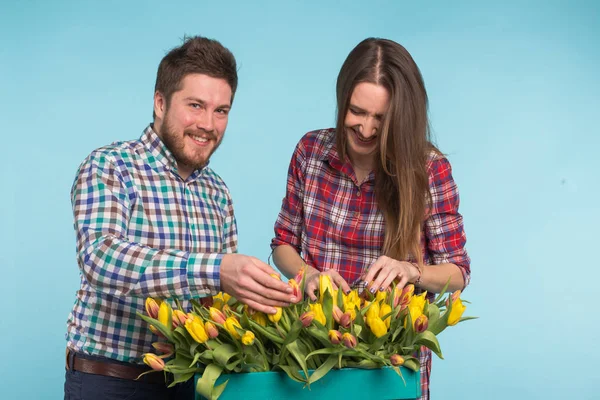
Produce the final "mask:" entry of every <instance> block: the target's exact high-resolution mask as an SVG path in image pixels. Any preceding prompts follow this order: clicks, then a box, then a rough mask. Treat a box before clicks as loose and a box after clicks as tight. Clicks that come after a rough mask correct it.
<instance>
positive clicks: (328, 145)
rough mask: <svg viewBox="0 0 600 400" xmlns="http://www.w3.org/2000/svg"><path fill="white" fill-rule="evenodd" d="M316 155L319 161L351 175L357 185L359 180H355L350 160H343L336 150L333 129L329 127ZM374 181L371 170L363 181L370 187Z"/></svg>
mask: <svg viewBox="0 0 600 400" xmlns="http://www.w3.org/2000/svg"><path fill="white" fill-rule="evenodd" d="M318 157H319V159H320V160H321V161H325V162H329V165H331V167H332V168H335V169H337V170H338V171H340V172H343V173H344V174H346V175H347V176H349V177H351V178H352V180H354V181H355V183H356V184H357V185H358V184H359V182H356V175H355V174H354V168H352V164H351V163H350V160H345V161H343V160H342V159H341V158H340V154H339V153H338V151H337V141H336V137H335V130H334V129H331V130H330V131H329V132H328V134H327V135H326V136H325V139H324V141H323V148H322V151H321V153H320V154H319V155H318ZM374 182H375V174H374V173H373V172H371V173H369V176H368V177H367V179H366V180H365V182H364V183H369V184H368V185H366V186H367V187H370V186H372V185H373V184H374Z"/></svg>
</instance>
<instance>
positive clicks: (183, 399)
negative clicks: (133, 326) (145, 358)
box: [65, 354, 194, 400]
mask: <svg viewBox="0 0 600 400" xmlns="http://www.w3.org/2000/svg"><path fill="white" fill-rule="evenodd" d="M78 356H79V354H78ZM81 356H82V357H85V358H90V359H95V360H105V359H103V358H101V357H94V356H88V355H81ZM70 366H72V364H70ZM159 373H160V372H157V374H159ZM193 399H194V379H190V380H188V381H187V382H185V383H180V384H177V385H175V386H174V387H172V388H167V384H166V383H149V382H144V381H141V380H140V381H132V380H128V379H120V378H113V377H111V376H102V375H95V374H86V373H84V372H80V371H73V370H72V368H69V369H67V370H66V372H65V400H193Z"/></svg>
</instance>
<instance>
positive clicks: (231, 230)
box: [223, 191, 238, 253]
mask: <svg viewBox="0 0 600 400" xmlns="http://www.w3.org/2000/svg"><path fill="white" fill-rule="evenodd" d="M223 232H224V234H223V253H237V251H238V245H237V243H238V231H237V222H236V220H235V214H234V212H233V201H232V200H231V196H230V194H229V191H227V206H226V207H225V223H224V225H223Z"/></svg>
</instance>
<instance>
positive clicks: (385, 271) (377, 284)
mask: <svg viewBox="0 0 600 400" xmlns="http://www.w3.org/2000/svg"><path fill="white" fill-rule="evenodd" d="M390 275H391V276H392V279H394V277H395V276H396V272H395V270H394V269H393V268H390V267H385V268H382V269H381V270H380V271H379V274H377V277H376V278H375V280H374V281H373V283H371V284H370V285H369V290H370V291H371V293H375V292H376V291H377V290H381V288H382V286H383V282H384V281H385V280H386V279H387V278H388V277H389V276H390Z"/></svg>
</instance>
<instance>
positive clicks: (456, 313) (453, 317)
mask: <svg viewBox="0 0 600 400" xmlns="http://www.w3.org/2000/svg"><path fill="white" fill-rule="evenodd" d="M466 309H467V307H466V306H465V305H463V303H462V301H461V300H460V298H458V299H456V300H455V301H453V302H452V310H451V311H450V316H449V317H448V325H456V324H458V322H459V321H460V317H462V315H463V313H464V312H465V310H466Z"/></svg>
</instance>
